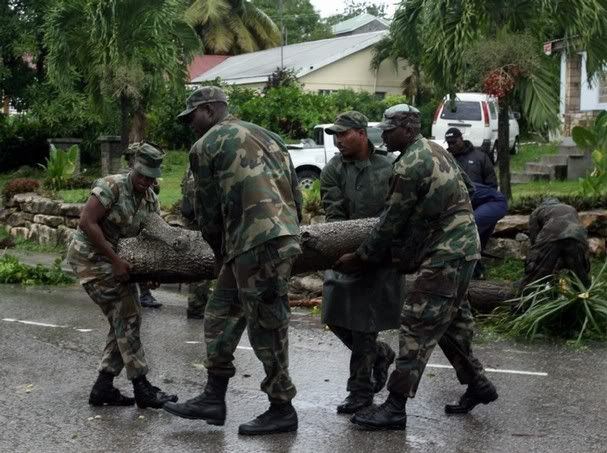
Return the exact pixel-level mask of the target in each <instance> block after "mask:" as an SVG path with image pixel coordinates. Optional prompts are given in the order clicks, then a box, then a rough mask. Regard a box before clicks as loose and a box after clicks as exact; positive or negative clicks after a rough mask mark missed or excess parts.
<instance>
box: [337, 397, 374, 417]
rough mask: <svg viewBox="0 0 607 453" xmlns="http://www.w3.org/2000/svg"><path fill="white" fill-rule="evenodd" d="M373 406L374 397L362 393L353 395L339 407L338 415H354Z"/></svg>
mask: <svg viewBox="0 0 607 453" xmlns="http://www.w3.org/2000/svg"><path fill="white" fill-rule="evenodd" d="M371 404H373V396H372V395H362V394H360V393H353V392H350V394H349V395H348V396H347V397H346V399H345V400H343V401H342V403H341V404H340V405H339V406H337V413H338V414H354V413H356V412H358V411H359V410H361V409H364V408H365V407H368V406H370V405H371Z"/></svg>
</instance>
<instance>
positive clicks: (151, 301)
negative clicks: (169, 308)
mask: <svg viewBox="0 0 607 453" xmlns="http://www.w3.org/2000/svg"><path fill="white" fill-rule="evenodd" d="M139 303H140V304H141V306H142V307H145V308H160V307H162V304H161V303H160V302H158V301H157V300H156V298H155V297H154V296H152V293H151V292H150V290H149V289H148V290H147V291H145V292H143V291H142V293H141V296H140V297H139Z"/></svg>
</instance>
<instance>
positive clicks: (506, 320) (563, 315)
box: [497, 262, 607, 344]
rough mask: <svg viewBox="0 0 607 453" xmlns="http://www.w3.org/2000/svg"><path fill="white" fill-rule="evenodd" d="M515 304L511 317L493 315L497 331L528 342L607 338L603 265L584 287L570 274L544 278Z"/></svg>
mask: <svg viewBox="0 0 607 453" xmlns="http://www.w3.org/2000/svg"><path fill="white" fill-rule="evenodd" d="M509 302H513V303H515V304H516V305H515V311H514V314H511V313H510V312H509V311H508V312H506V311H505V310H503V309H502V310H499V309H498V312H497V319H498V322H497V326H498V328H499V330H501V331H503V332H506V333H508V334H510V335H512V336H515V337H526V338H529V339H534V338H540V337H546V336H548V337H560V338H564V339H568V340H574V341H575V343H576V344H579V343H580V342H581V341H583V340H605V339H607V262H605V264H604V265H603V266H602V268H601V270H600V271H599V273H598V274H597V275H595V276H594V277H593V278H592V282H591V284H590V285H589V286H588V287H586V286H584V284H583V283H582V282H581V281H580V279H579V278H578V277H577V276H576V275H575V274H573V273H571V272H566V273H563V274H561V275H560V276H559V277H558V278H555V277H553V276H548V277H544V278H543V279H540V280H538V281H536V282H534V283H532V284H531V285H529V286H527V287H526V289H525V290H524V292H523V294H522V295H521V296H520V298H518V299H516V300H513V301H509Z"/></svg>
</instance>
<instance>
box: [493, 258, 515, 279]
mask: <svg viewBox="0 0 607 453" xmlns="http://www.w3.org/2000/svg"><path fill="white" fill-rule="evenodd" d="M524 273H525V263H524V262H523V261H522V260H518V259H516V258H504V259H503V260H495V261H492V262H491V263H490V264H489V265H487V271H486V272H485V276H486V277H487V280H509V281H516V280H519V279H521V278H523V275H524Z"/></svg>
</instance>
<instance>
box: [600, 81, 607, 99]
mask: <svg viewBox="0 0 607 453" xmlns="http://www.w3.org/2000/svg"><path fill="white" fill-rule="evenodd" d="M599 104H607V76H603V77H602V78H601V80H599Z"/></svg>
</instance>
